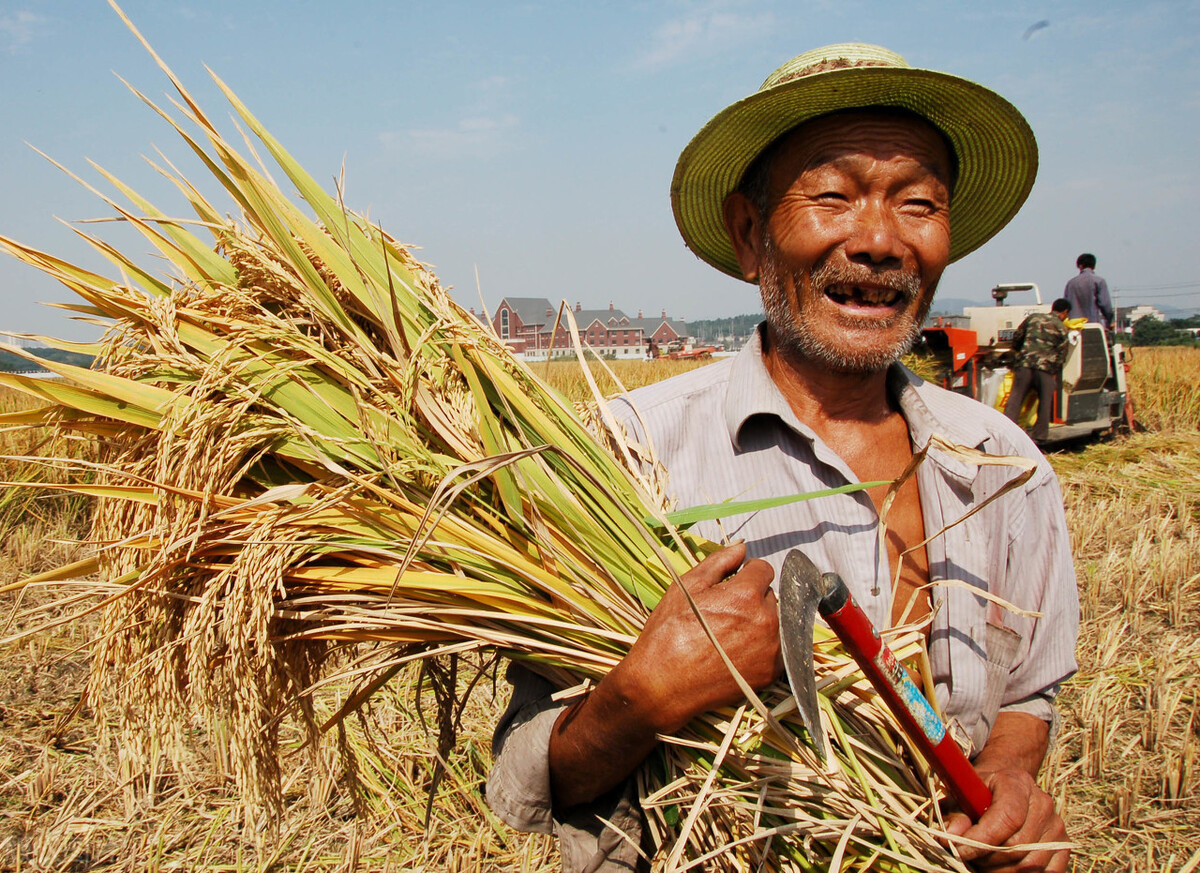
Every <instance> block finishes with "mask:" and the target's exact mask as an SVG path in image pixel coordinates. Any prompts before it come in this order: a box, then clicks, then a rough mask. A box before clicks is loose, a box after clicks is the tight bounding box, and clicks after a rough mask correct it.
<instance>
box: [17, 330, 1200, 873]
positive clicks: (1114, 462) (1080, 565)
mask: <svg viewBox="0 0 1200 873" xmlns="http://www.w3.org/2000/svg"><path fill="white" fill-rule="evenodd" d="M688 366H694V365H688ZM675 369H676V368H675V366H674V365H671V364H667V365H664V363H663V362H654V363H644V362H622V363H621V368H620V370H619V372H618V377H619V379H620V380H621V382H622V383H624V384H625V385H626V386H627V387H635V386H636V385H637V384H642V383H643V382H648V381H654V380H655V379H658V378H663V377H665V376H667V375H671V374H672V372H674V371H675ZM551 372H552V376H551V378H552V379H559V380H560V388H562V389H563V390H565V391H567V392H568V393H570V392H571V391H573V390H575V389H574V388H573V387H572V385H571V384H570V382H571V376H570V375H569V373H570V371H569V368H568V365H563V364H555V365H553V366H552V368H551ZM1130 380H1131V386H1132V389H1131V390H1132V391H1133V396H1134V398H1135V400H1136V403H1137V409H1138V414H1139V417H1140V420H1141V421H1142V422H1143V423H1144V424H1145V426H1146V430H1145V432H1142V433H1137V434H1134V435H1132V436H1129V437H1125V438H1121V439H1117V440H1112V441H1108V442H1103V443H1099V444H1095V445H1091V446H1087V447H1084V448H1082V449H1078V450H1073V451H1070V452H1061V453H1058V454H1056V455H1054V456H1053V458H1052V461H1053V462H1054V464H1055V466H1056V468H1057V469H1058V471H1059V474H1060V477H1061V479H1062V482H1063V487H1064V494H1065V499H1066V502H1067V511H1068V521H1069V523H1070V526H1071V530H1072V538H1073V544H1074V548H1075V555H1076V566H1077V571H1078V575H1079V580H1080V594H1081V602H1082V610H1083V621H1082V625H1081V635H1080V643H1079V650H1078V654H1079V661H1080V665H1081V669H1080V673H1079V674H1078V675H1077V676H1076V677H1075V679H1074V680H1072V682H1071V683H1070V684H1069V685H1068V686H1067V687H1066V688H1065V689H1064V691H1063V694H1062V696H1061V698H1060V704H1061V705H1060V709H1061V712H1062V715H1063V725H1062V729H1061V733H1060V736H1059V741H1058V743H1057V745H1056V746H1055V748H1054V749H1053V750H1052V753H1051V755H1050V758H1049V760H1048V762H1047V764H1046V767H1045V768H1044V774H1043V779H1044V784H1045V785H1046V786H1048V790H1050V791H1051V793H1052V794H1054V795H1055V796H1056V797H1057V798H1058V800H1059V802H1060V804H1061V805H1062V807H1063V809H1064V814H1065V817H1066V820H1067V824H1068V828H1069V831H1070V834H1071V837H1072V838H1073V839H1074V840H1076V841H1077V842H1078V843H1079V849H1078V850H1077V852H1076V853H1075V855H1074V856H1073V859H1074V865H1075V868H1074V869H1075V870H1077V871H1093V870H1094V871H1108V870H1122V871H1146V873H1150V871H1160V870H1161V871H1172V873H1184V871H1192V870H1195V869H1197V866H1196V865H1197V864H1200V849H1198V848H1197V847H1200V784H1198V783H1200V779H1198V777H1197V770H1198V769H1200V766H1198V765H1200V751H1198V750H1200V717H1198V715H1197V709H1198V708H1200V608H1198V607H1200V351H1197V350H1191V349H1183V350H1181V349H1162V350H1157V349H1145V350H1139V351H1138V353H1137V357H1136V358H1135V360H1134V362H1133V370H1132V372H1131V374H1130ZM605 390H608V389H607V388H606V389H605ZM582 396H584V395H582V394H580V395H579V397H582ZM24 402H25V401H23V400H18V399H17V398H15V397H14V396H13V395H10V394H0V409H3V411H12V410H13V409H15V408H24V407H23V406H21V405H20V404H24ZM45 440H46V437H45V435H44V434H39V433H36V432H29V431H9V432H3V433H0V453H2V454H3V455H5V456H8V457H10V458H11V457H12V456H17V457H22V458H23V457H33V456H38V455H43V456H45V455H51V454H62V453H63V452H64V451H67V452H70V453H74V454H76V455H77V456H83V457H90V455H89V453H94V452H95V451H96V447H95V446H93V445H88V444H86V443H77V444H72V445H68V446H64V445H61V444H59V445H51V444H48V443H46V442H45ZM0 471H2V474H3V477H4V480H5V481H11V480H12V479H13V478H14V477H27V476H28V475H30V474H31V462H30V461H26V460H17V461H14V460H5V461H3V462H2V466H0ZM43 473H44V471H43ZM39 475H42V474H39ZM14 490H15V489H12V488H5V489H4V490H3V492H2V493H0V525H2V528H0V530H2V532H3V546H2V548H0V585H3V584H4V583H7V582H11V581H13V580H15V579H17V578H20V577H23V576H26V575H28V574H30V573H35V572H39V571H41V570H44V569H47V568H49V567H51V566H57V565H60V564H62V563H65V562H67V561H70V560H72V559H74V558H77V557H79V556H80V555H81V554H82V553H83V550H84V548H85V547H84V546H81V545H79V540H80V539H81V538H82V537H83V536H84V533H85V531H86V528H87V518H86V515H87V506H86V503H85V502H83V501H81V500H79V499H66V498H62V497H55V496H50V495H47V494H43V495H41V496H39V497H37V499H36V500H33V501H32V502H24V503H22V504H21V505H20V506H19V508H18V507H17V504H15V503H13V501H14V500H16V499H17V498H16V497H15V496H14ZM6 507H7V508H6ZM0 596H2V597H3V598H4V603H3V605H4V608H5V624H4V632H3V634H2V636H3V637H4V638H8V637H10V636H12V635H14V634H15V633H17V632H19V631H20V630H22V629H24V628H25V627H26V626H28V625H30V623H33V622H36V623H38V624H39V625H40V624H44V623H45V622H46V620H47V616H53V615H55V614H65V613H66V612H67V610H69V609H71V608H72V606H73V603H72V599H71V598H72V594H71V593H70V592H69V591H67V590H64V589H57V590H55V591H53V592H51V591H40V592H28V591H27V592H26V593H25V594H24V595H23V596H21V597H18V596H17V595H15V594H13V593H12V592H8V593H5V594H3V595H0ZM35 608H36V610H37V611H36V612H31V610H33V609H35ZM47 609H48V610H49V612H47V611H46V610H47ZM95 630H96V624H95V622H94V621H93V620H90V619H87V618H85V619H82V620H75V621H70V622H66V623H63V624H61V625H59V626H57V627H52V628H49V629H47V630H44V631H42V632H40V633H38V634H37V635H35V636H33V637H29V638H26V639H24V640H23V641H21V642H20V643H16V644H14V643H8V644H7V645H5V646H4V648H3V658H2V659H0V725H2V726H3V730H2V731H0V776H2V781H0V869H6V870H8V869H11V870H78V871H87V870H98V871H99V870H103V871H118V870H120V871H125V870H129V871H133V870H150V869H154V870H211V871H216V870H222V871H225V870H239V871H241V870H245V871H251V870H264V871H265V870H290V871H326V870H329V871H333V870H363V871H385V870H397V871H398V870H455V871H458V870H464V871H465V870H528V871H541V870H553V869H557V857H556V853H555V848H554V845H553V842H552V841H551V840H549V839H547V838H545V837H541V836H527V835H521V834H515V833H513V832H511V831H510V830H508V829H507V828H506V827H504V826H503V825H502V824H500V823H499V822H498V821H496V820H495V819H494V817H492V816H491V814H490V812H489V811H488V809H487V807H486V805H485V804H484V803H483V801H482V783H483V780H484V778H485V777H486V773H487V768H488V763H489V759H490V752H489V745H488V744H489V739H490V730H491V725H492V723H493V722H494V720H495V718H496V717H497V715H498V712H499V709H500V708H501V707H502V706H503V703H504V699H505V697H506V690H505V685H504V682H503V680H502V678H500V677H499V676H498V675H497V672H496V666H495V665H494V664H487V663H478V662H472V661H470V660H464V661H463V662H461V663H460V664H459V670H458V675H457V677H454V678H455V679H456V680H457V682H458V683H460V685H463V686H465V684H466V683H468V682H472V681H474V683H475V684H474V686H473V688H472V691H471V694H470V695H469V704H468V706H467V709H466V711H464V712H462V713H460V714H459V726H458V731H457V742H456V743H455V745H454V746H453V748H450V749H444V750H443V752H444V754H443V760H444V763H445V765H446V766H445V767H444V768H441V767H439V766H438V743H437V739H436V735H437V727H436V725H435V724H433V723H432V722H433V721H434V720H435V719H436V706H435V702H434V697H435V692H434V690H433V689H434V688H435V687H436V685H437V683H438V682H442V683H445V682H446V681H452V680H451V677H449V676H447V675H445V674H444V673H443V674H442V675H438V674H437V671H436V670H435V671H434V672H433V673H432V674H427V675H425V676H424V677H419V676H418V674H417V673H415V672H410V673H409V674H407V675H405V676H401V677H400V678H399V681H394V682H393V683H392V684H391V685H390V686H388V687H387V688H385V689H384V690H383V691H382V692H379V693H378V694H377V696H376V697H375V698H374V699H373V701H372V702H371V705H370V706H369V707H368V708H367V709H366V711H365V712H364V713H363V716H362V717H361V718H359V719H357V720H351V721H347V722H345V723H344V729H343V730H342V731H341V732H340V734H339V736H338V737H337V742H339V743H344V744H349V745H351V746H352V747H353V748H354V749H355V750H356V752H357V757H358V759H359V760H360V761H363V762H364V766H363V767H362V768H361V772H360V773H358V774H357V775H358V776H359V778H360V779H361V780H363V781H364V782H366V783H367V788H368V790H367V791H364V792H357V793H356V792H352V791H349V790H347V784H348V782H347V779H348V776H349V775H350V774H346V773H344V772H339V770H338V764H337V760H336V759H335V758H333V757H331V758H330V760H329V764H328V767H327V768H325V769H324V770H321V769H319V768H318V769H316V770H313V769H311V768H300V767H296V768H295V775H294V776H292V777H290V778H288V777H287V773H288V762H287V761H285V764H284V768H285V801H286V804H287V805H286V808H285V809H286V811H285V815H284V817H283V819H282V820H281V822H280V823H279V826H278V829H277V830H276V831H274V832H266V831H263V832H257V831H253V830H250V829H247V828H246V827H245V826H244V825H243V824H242V823H241V822H240V821H239V819H238V818H237V815H236V808H237V803H236V800H237V798H236V792H235V791H234V790H233V774H232V772H231V768H232V764H231V762H230V760H229V755H228V754H227V744H226V743H225V742H224V740H225V739H226V738H223V737H222V736H220V735H219V732H212V733H209V732H206V731H204V730H203V729H202V728H201V727H200V726H199V725H196V726H194V727H193V729H192V736H193V740H194V742H193V743H192V744H191V750H190V756H189V757H188V758H187V759H186V761H184V762H183V763H182V764H181V765H179V766H175V767H167V766H164V767H163V769H162V771H161V772H159V773H156V774H153V775H152V776H151V777H149V779H148V781H147V780H146V779H142V780H140V781H138V782H131V781H130V780H129V779H128V778H127V777H125V776H123V768H122V756H121V750H120V748H119V747H118V745H117V744H116V741H115V740H114V739H113V737H114V736H115V731H114V729H113V728H114V726H113V725H111V724H102V723H98V722H97V719H96V715H95V712H94V710H93V708H92V706H91V702H90V698H91V695H96V694H102V693H111V692H112V689H100V688H96V689H89V688H88V687H87V678H88V675H89V643H91V642H92V637H93V635H94V633H95ZM117 693H119V689H117ZM283 742H284V746H285V748H287V749H289V754H291V755H292V756H297V755H299V754H300V752H299V747H300V745H301V743H302V737H301V736H300V735H299V734H298V733H297V734H296V735H294V736H293V735H287V736H284V737H283ZM293 760H294V758H293ZM438 774H441V775H438ZM314 783H315V784H314Z"/></svg>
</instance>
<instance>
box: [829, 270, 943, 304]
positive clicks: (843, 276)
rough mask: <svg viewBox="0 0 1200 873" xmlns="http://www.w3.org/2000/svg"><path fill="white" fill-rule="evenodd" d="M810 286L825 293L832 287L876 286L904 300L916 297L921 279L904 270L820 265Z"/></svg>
mask: <svg viewBox="0 0 1200 873" xmlns="http://www.w3.org/2000/svg"><path fill="white" fill-rule="evenodd" d="M811 279H812V285H813V288H815V289H816V290H817V291H819V292H821V293H822V294H823V293H825V291H826V290H827V289H829V288H830V287H831V286H833V285H876V286H881V287H883V288H888V289H890V290H892V291H899V292H900V293H901V294H903V295H904V296H905V298H906V299H909V300H911V299H912V298H914V297H916V296H917V294H918V293H919V292H920V290H921V279H920V277H919V276H917V275H916V274H915V273H910V272H907V271H905V270H871V269H869V268H865V267H856V266H849V265H846V264H830V263H825V264H821V265H820V266H818V267H814V268H813V270H812V275H811Z"/></svg>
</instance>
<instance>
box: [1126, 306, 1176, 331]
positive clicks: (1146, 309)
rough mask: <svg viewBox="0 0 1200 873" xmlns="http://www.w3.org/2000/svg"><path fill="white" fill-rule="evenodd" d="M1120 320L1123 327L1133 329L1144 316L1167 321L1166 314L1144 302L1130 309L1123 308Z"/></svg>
mask: <svg viewBox="0 0 1200 873" xmlns="http://www.w3.org/2000/svg"><path fill="white" fill-rule="evenodd" d="M1120 315H1121V317H1120V321H1119V322H1118V323H1119V324H1120V325H1121V327H1122V328H1124V329H1126V330H1133V326H1134V325H1135V324H1137V323H1138V321H1139V320H1141V319H1143V318H1155V319H1158V320H1159V321H1166V320H1167V319H1166V316H1164V315H1163V314H1162V313H1161V312H1159V311H1158V310H1157V309H1155V308H1154V307H1153V306H1147V305H1145V304H1142V305H1141V306H1134V307H1131V308H1128V309H1122V310H1121V313H1120Z"/></svg>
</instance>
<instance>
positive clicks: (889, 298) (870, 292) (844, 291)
mask: <svg viewBox="0 0 1200 873" xmlns="http://www.w3.org/2000/svg"><path fill="white" fill-rule="evenodd" d="M828 293H829V296H831V297H833V298H834V299H835V300H837V301H839V302H842V303H845V302H847V301H850V300H858V301H860V302H862V303H866V304H869V305H871V306H879V305H884V306H890V305H891V304H893V303H895V302H896V300H898V299H899V297H900V293H899V292H898V291H896V290H895V289H893V288H863V287H860V286H858V285H855V286H854V287H851V288H844V287H835V288H830V289H829V290H828Z"/></svg>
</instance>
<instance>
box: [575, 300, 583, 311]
mask: <svg viewBox="0 0 1200 873" xmlns="http://www.w3.org/2000/svg"><path fill="white" fill-rule="evenodd" d="M575 311H576V312H582V311H583V304H582V303H580V302H579V301H578V300H576V301H575Z"/></svg>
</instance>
